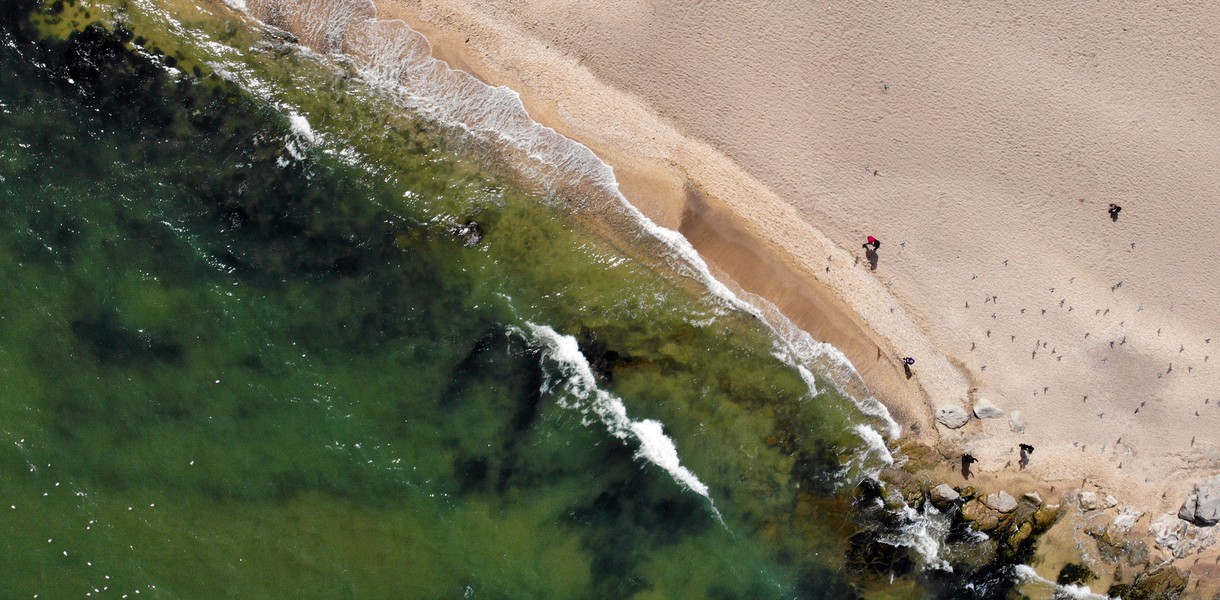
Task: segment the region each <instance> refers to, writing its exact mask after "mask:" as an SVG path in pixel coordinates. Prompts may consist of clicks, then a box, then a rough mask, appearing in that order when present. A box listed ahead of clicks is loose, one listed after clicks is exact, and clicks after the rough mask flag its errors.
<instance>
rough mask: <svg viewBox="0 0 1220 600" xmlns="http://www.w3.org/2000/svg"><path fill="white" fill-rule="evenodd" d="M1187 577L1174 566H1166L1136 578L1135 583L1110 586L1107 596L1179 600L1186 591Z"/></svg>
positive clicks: (1129, 598)
mask: <svg viewBox="0 0 1220 600" xmlns="http://www.w3.org/2000/svg"><path fill="white" fill-rule="evenodd" d="M1187 583H1188V581H1187V579H1186V575H1184V574H1183V573H1182V572H1181V571H1179V570H1178V569H1176V568H1174V567H1172V566H1165V567H1162V568H1160V569H1156V570H1154V571H1148V572H1146V573H1141V574H1139V575H1136V576H1135V581H1133V582H1131V583H1129V584H1125V583H1120V584H1116V585H1113V586H1110V589H1109V590H1108V591H1107V592H1106V594H1107V595H1109V596H1111V597H1114V598H1123V600H1153V599H1154V598H1157V599H1159V598H1179V597H1181V595H1182V592H1185V591H1186V584H1187Z"/></svg>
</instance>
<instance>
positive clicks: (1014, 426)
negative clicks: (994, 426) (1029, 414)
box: [1008, 410, 1025, 433]
mask: <svg viewBox="0 0 1220 600" xmlns="http://www.w3.org/2000/svg"><path fill="white" fill-rule="evenodd" d="M1008 428H1009V429H1011V430H1012V432H1013V433H1025V417H1023V416H1021V411H1019V410H1014V411H1012V412H1010V413H1008Z"/></svg>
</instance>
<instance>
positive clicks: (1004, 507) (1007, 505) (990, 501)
mask: <svg viewBox="0 0 1220 600" xmlns="http://www.w3.org/2000/svg"><path fill="white" fill-rule="evenodd" d="M983 503H984V504H986V505H987V507H988V508H991V509H992V510H995V511H998V512H1001V513H1010V512H1012V511H1014V510H1017V499H1016V498H1013V497H1012V495H1010V494H1009V493H1008V492H1005V491H1002V490H1001V491H1000V493H998V494H987V497H986V498H984V499H983Z"/></svg>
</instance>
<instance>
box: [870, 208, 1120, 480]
mask: <svg viewBox="0 0 1220 600" xmlns="http://www.w3.org/2000/svg"><path fill="white" fill-rule="evenodd" d="M1122 210H1123V207H1121V206H1119V205H1117V204H1114V203H1110V207H1109V208H1107V209H1106V212H1107V213H1108V214H1109V215H1110V220H1111V221H1114V222H1115V223H1117V222H1118V213H1119V212H1121V211H1122ZM860 247H861V248H864V251H865V253H867V254H868V255H869V259H870V261H874V264H876V263H875V260H876V255H877V250H878V249H879V248H881V240H879V239H877V238H876V237H874V236H871V235H870V236H868V238H867V239H866V240H865V242H864V243H863V244H861V245H860ZM874 268H876V267H874ZM914 364H915V359H914V358H913V357H910V356H904V357H902V370H903V371H904V372H905V373H906V376H907V379H910V378H911V376H912V372H911V367H912V366H913V365H914ZM1018 448H1019V450H1020V453H1021V458H1020V460H1019V461H1018V462H1017V464H1019V465H1020V466H1021V468H1022V469H1024V468H1025V467H1026V465H1028V464H1029V457H1030V455H1031V454H1033V453H1034V447H1033V446H1031V445H1029V444H1020V445H1019V446H1018ZM976 462H978V459H976V458H975V457H974V456H973V455H971V454H969V453H966V454H963V455H962V476H963V477H965V478H966V479H969V478H970V476H971V475H972V473H971V471H970V466H971V465H973V464H974V463H976Z"/></svg>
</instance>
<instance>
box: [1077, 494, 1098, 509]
mask: <svg viewBox="0 0 1220 600" xmlns="http://www.w3.org/2000/svg"><path fill="white" fill-rule="evenodd" d="M1080 508H1083V509H1085V510H1096V509H1097V492H1080Z"/></svg>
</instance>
